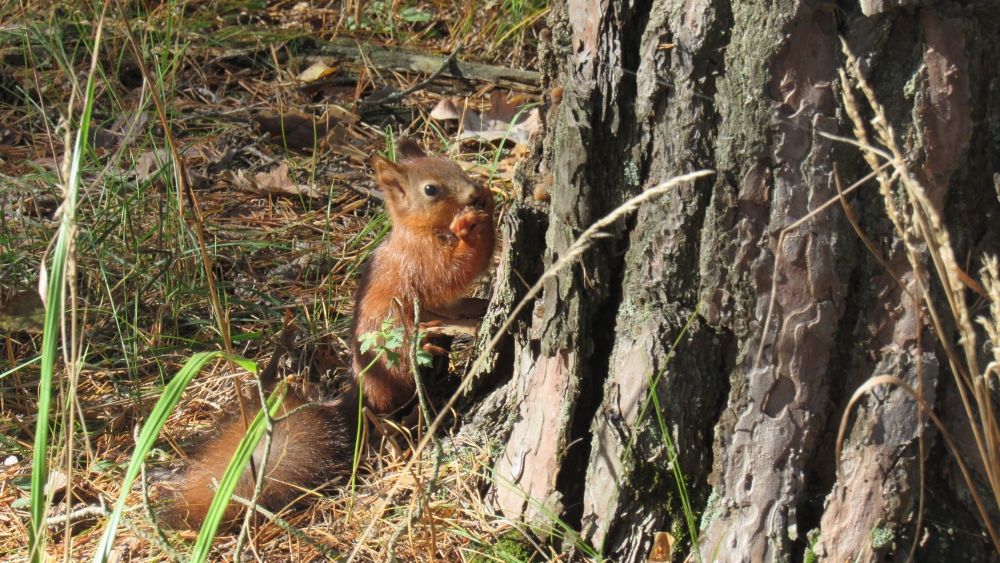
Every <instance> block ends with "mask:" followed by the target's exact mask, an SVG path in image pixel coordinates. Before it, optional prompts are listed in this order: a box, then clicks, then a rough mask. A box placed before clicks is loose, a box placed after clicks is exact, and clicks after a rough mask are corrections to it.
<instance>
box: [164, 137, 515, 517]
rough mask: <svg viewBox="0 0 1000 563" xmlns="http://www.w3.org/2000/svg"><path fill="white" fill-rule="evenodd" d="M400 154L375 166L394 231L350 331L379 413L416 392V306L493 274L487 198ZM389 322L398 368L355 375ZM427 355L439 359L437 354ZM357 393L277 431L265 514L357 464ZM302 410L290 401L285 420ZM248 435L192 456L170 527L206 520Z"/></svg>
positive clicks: (244, 493)
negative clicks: (412, 341) (371, 339)
mask: <svg viewBox="0 0 1000 563" xmlns="http://www.w3.org/2000/svg"><path fill="white" fill-rule="evenodd" d="M396 154H397V155H398V159H397V162H395V163H393V162H390V161H388V160H387V159H385V158H382V157H380V156H374V157H372V165H373V167H374V168H375V174H376V178H377V180H378V182H379V184H381V185H382V188H383V189H384V190H385V194H386V205H387V208H388V212H389V216H390V217H391V218H392V231H391V233H390V235H389V238H388V239H387V240H386V241H385V242H384V243H383V244H382V245H381V246H379V247H378V249H376V250H375V252H373V253H372V256H371V258H370V260H369V262H368V264H367V265H366V267H365V269H364V271H363V273H362V276H361V280H360V283H359V284H358V290H357V293H356V294H355V312H354V322H353V325H352V330H351V332H352V337H351V347H352V370H353V373H354V375H355V378H357V379H363V387H364V392H363V394H362V397H363V399H364V404H365V405H366V406H367V407H368V408H369V409H371V410H373V411H375V412H376V413H379V414H385V413H389V412H392V411H393V410H395V409H397V408H399V407H401V406H402V405H403V404H405V403H406V402H407V401H409V400H410V398H411V397H412V396H413V394H414V391H415V384H414V380H413V374H412V372H411V368H410V364H409V360H408V357H409V355H408V353H406V351H407V350H408V349H409V344H408V343H407V341H408V340H409V335H410V334H412V332H413V325H414V319H413V299H414V298H415V297H416V298H419V299H420V303H421V306H422V307H423V308H425V309H431V310H434V309H438V310H443V309H446V308H447V307H448V306H449V305H451V304H453V303H454V302H455V301H457V300H459V299H460V298H461V297H463V295H464V293H465V292H466V290H467V289H468V288H469V285H470V284H471V283H472V282H473V281H475V279H476V278H477V277H479V276H480V275H482V274H483V273H484V272H485V271H486V270H487V269H488V268H489V265H490V262H491V260H492V257H493V248H494V245H495V240H494V237H495V231H494V226H493V197H492V194H491V193H490V191H489V190H487V189H483V188H481V187H480V186H478V185H477V184H476V183H475V182H473V181H472V180H471V179H470V178H469V176H468V175H467V174H466V173H465V172H464V171H462V169H461V168H460V167H459V166H458V165H457V164H455V163H454V162H452V161H450V160H447V159H444V158H435V157H430V156H427V155H426V154H424V152H423V151H421V150H420V148H419V147H417V145H416V144H415V143H413V142H412V141H409V140H408V139H400V140H399V142H398V144H397V146H396ZM427 186H433V189H428V188H427ZM432 192H433V194H432ZM388 318H392V319H395V321H396V322H395V326H397V327H399V326H401V327H402V328H404V329H405V331H406V334H407V338H405V339H404V348H405V349H404V350H399V352H400V353H401V355H402V359H401V361H400V362H398V363H397V364H396V365H395V366H389V365H388V363H387V362H385V361H384V359H380V360H379V361H378V362H375V363H374V364H373V365H372V367H371V368H369V369H368V370H367V371H366V372H365V373H364V374H363V376H361V374H362V372H363V371H364V370H365V368H366V366H368V365H369V364H370V363H371V362H372V360H373V358H375V354H376V353H375V352H374V351H372V350H369V351H368V352H366V353H361V350H360V343H359V342H358V339H359V337H360V336H361V335H363V334H365V333H367V332H371V331H377V330H381V328H382V321H383V320H385V319H388ZM426 349H429V350H433V351H437V352H441V349H440V348H436V347H434V346H427V347H426ZM359 376H361V377H359ZM358 387H360V386H359V385H358V381H357V380H356V381H355V385H354V386H353V387H352V388H351V389H350V390H349V391H348V392H347V393H345V394H343V395H341V396H339V397H337V398H336V399H334V400H333V401H332V402H329V403H325V404H321V405H315V406H311V407H308V408H305V409H303V410H300V411H298V412H296V413H295V414H293V415H291V416H290V417H288V418H287V419H285V420H283V421H281V422H278V423H276V425H275V429H274V434H273V438H272V444H271V456H270V457H269V459H268V462H267V464H268V467H267V469H266V475H267V477H266V481H265V485H264V489H263V493H262V495H261V497H260V504H261V505H262V506H264V507H265V508H268V509H271V510H278V509H280V508H282V507H284V506H286V505H287V504H288V503H289V502H293V501H294V500H295V499H296V498H297V497H298V496H299V494H300V492H301V491H302V490H303V489H309V488H313V487H317V486H321V485H323V484H324V483H326V482H328V481H329V480H330V479H331V478H332V477H333V476H334V475H335V474H336V473H337V472H338V471H340V470H342V469H344V468H346V467H347V465H348V464H349V463H350V460H351V459H352V455H353V443H354V437H355V429H356V425H357V416H358V409H357V405H358V395H357V394H358ZM304 403H305V401H303V400H302V399H301V398H299V397H295V396H294V395H290V396H288V397H287V398H286V399H285V403H284V405H283V411H284V412H290V411H292V410H295V409H296V408H297V407H299V406H301V405H303V404H304ZM253 414H256V413H253ZM244 435H245V430H244V428H243V425H242V424H241V420H240V418H239V417H238V416H230V417H229V419H228V420H226V421H224V422H223V423H222V424H220V426H219V429H218V431H217V432H216V434H215V435H214V436H213V437H211V438H210V439H209V440H207V441H206V443H205V445H204V447H202V448H200V449H198V451H196V452H195V453H194V454H193V455H192V456H191V462H190V464H189V467H188V468H187V470H186V471H185V472H183V473H182V474H181V475H180V477H179V478H177V479H176V480H175V481H173V482H172V483H170V484H169V485H168V486H167V488H168V489H171V490H172V492H171V493H170V494H168V496H170V497H173V498H174V499H175V501H176V502H174V503H173V504H172V506H170V507H169V508H168V509H167V510H166V512H165V513H164V517H165V520H166V521H167V522H168V523H170V524H172V525H174V526H188V527H196V526H198V525H199V524H200V523H201V522H202V521H203V520H204V517H205V513H206V511H207V510H208V507H209V505H210V504H211V501H212V498H213V496H214V491H213V490H212V489H211V488H210V485H212V483H213V480H216V481H217V480H219V479H221V478H222V475H223V474H224V473H225V470H226V468H227V467H228V465H229V460H230V459H231V458H232V456H233V453H234V452H235V451H236V447H237V445H238V444H239V442H240V440H242V439H243V436H244ZM262 458H263V444H261V446H259V447H258V449H257V451H256V452H254V463H253V465H252V466H248V467H247V468H246V469H245V470H244V472H243V475H242V477H241V479H240V482H239V485H238V486H237V489H236V494H237V495H239V496H241V497H243V498H247V499H249V498H251V497H252V496H253V490H254V485H253V483H254V477H255V476H254V474H253V473H252V472H251V467H254V468H259V467H260V465H259V464H260V463H261V462H262ZM240 512H242V510H241V509H240V508H239V507H238V506H234V505H233V504H231V505H230V509H229V511H228V512H227V513H226V520H227V521H232V520H233V519H235V518H236V516H238V514H239V513H240Z"/></svg>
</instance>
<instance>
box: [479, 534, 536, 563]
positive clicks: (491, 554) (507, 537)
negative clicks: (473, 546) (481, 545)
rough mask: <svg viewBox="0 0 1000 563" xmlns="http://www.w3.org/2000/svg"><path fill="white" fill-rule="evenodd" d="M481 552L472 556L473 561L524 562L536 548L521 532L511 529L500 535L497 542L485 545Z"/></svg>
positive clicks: (489, 562)
mask: <svg viewBox="0 0 1000 563" xmlns="http://www.w3.org/2000/svg"><path fill="white" fill-rule="evenodd" d="M480 553H481V555H474V556H472V559H471V563H495V562H496V561H505V562H509V563H524V562H526V561H529V560H530V559H531V557H532V556H533V555H534V549H533V548H532V546H531V543H529V542H528V540H527V539H526V538H525V537H524V536H523V535H522V534H521V533H520V532H518V531H517V530H515V529H510V530H508V531H507V532H506V533H504V535H502V536H500V539H499V540H497V542H496V543H495V544H493V545H490V546H485V551H481V552H480Z"/></svg>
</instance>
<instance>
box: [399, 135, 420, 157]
mask: <svg viewBox="0 0 1000 563" xmlns="http://www.w3.org/2000/svg"><path fill="white" fill-rule="evenodd" d="M426 157H427V153H425V152H424V151H423V150H422V149H421V148H420V145H418V144H417V143H415V142H413V141H411V140H410V139H409V137H400V138H398V139H396V160H413V159H415V158H426Z"/></svg>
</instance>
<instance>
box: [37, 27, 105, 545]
mask: <svg viewBox="0 0 1000 563" xmlns="http://www.w3.org/2000/svg"><path fill="white" fill-rule="evenodd" d="M103 23H104V14H103V12H102V14H101V20H100V22H99V23H98V26H97V34H96V37H95V39H94V54H93V59H92V61H91V67H90V72H89V74H88V76H87V88H86V95H85V98H84V108H83V113H82V115H81V116H80V128H79V130H78V131H77V134H76V142H75V143H74V145H73V153H72V155H70V169H69V174H68V175H67V177H66V189H65V192H64V194H63V196H64V200H63V205H62V212H61V218H60V222H59V232H58V234H57V235H56V237H57V238H56V246H55V250H54V251H53V254H52V269H51V278H50V279H49V280H48V283H47V285H48V288H47V289H48V291H47V292H46V294H47V295H46V297H47V298H46V301H45V304H46V308H45V328H44V332H43V334H42V361H41V365H40V368H41V371H40V379H39V382H38V420H37V422H36V425H35V444H34V452H33V454H32V465H31V521H30V522H29V523H28V534H29V536H28V553H29V556H28V557H29V560H30V561H31V562H32V563H35V562H37V561H41V559H42V553H43V551H44V549H45V512H46V506H47V504H48V498H47V495H46V494H45V483H46V481H47V480H48V461H49V459H48V458H49V414H50V413H49V411H50V410H51V406H52V379H53V374H54V372H55V364H56V357H57V356H58V353H59V335H60V329H61V327H62V318H63V311H64V303H63V301H64V299H65V296H66V271H67V270H66V268H67V263H68V261H69V260H68V258H69V255H70V252H73V251H74V249H75V241H76V206H77V196H78V195H79V191H80V180H81V176H82V170H81V163H82V162H83V153H84V150H85V148H86V143H87V138H88V134H89V132H90V118H91V115H92V114H93V110H94V89H95V80H94V78H95V75H96V72H95V69H96V68H97V55H98V49H99V47H100V43H101V30H102V26H103ZM44 267H45V266H44V263H43V264H42V269H43V270H44ZM43 275H44V274H43ZM66 431H67V432H68V431H69V430H68V429H67V430H66Z"/></svg>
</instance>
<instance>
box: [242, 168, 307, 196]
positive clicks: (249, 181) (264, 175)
mask: <svg viewBox="0 0 1000 563" xmlns="http://www.w3.org/2000/svg"><path fill="white" fill-rule="evenodd" d="M222 177H223V178H226V179H228V180H229V181H230V182H232V184H233V185H234V186H236V187H237V188H240V189H242V190H245V191H249V192H253V193H258V194H262V195H286V196H299V195H304V196H306V197H311V198H320V197H323V196H324V195H326V194H325V193H323V192H321V191H320V190H318V189H316V188H315V187H313V186H307V185H304V184H299V183H296V182H295V181H294V180H292V177H291V176H290V175H289V173H288V165H287V164H282V165H281V166H279V167H277V168H275V169H274V170H272V171H271V172H270V173H268V172H261V173H259V174H257V175H255V176H254V177H253V178H250V177H248V176H247V175H246V174H245V173H244V171H243V170H237V171H235V172H233V171H232V170H227V171H225V172H223V174H222Z"/></svg>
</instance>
